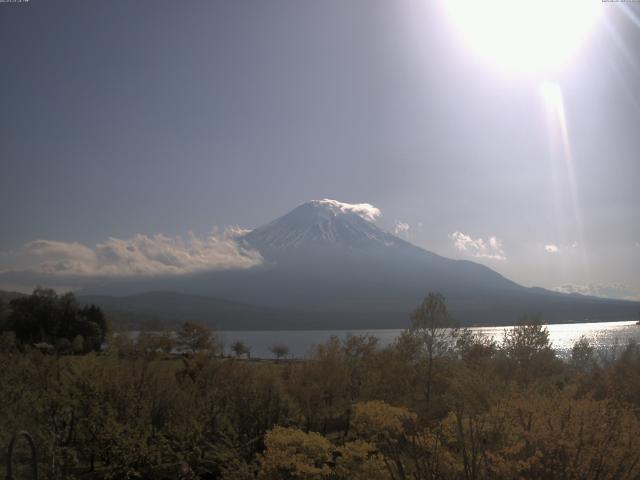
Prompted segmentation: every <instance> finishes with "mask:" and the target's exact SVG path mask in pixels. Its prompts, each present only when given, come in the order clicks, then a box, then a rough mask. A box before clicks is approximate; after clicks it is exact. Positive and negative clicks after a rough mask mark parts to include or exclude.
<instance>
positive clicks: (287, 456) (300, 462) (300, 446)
mask: <svg viewBox="0 0 640 480" xmlns="http://www.w3.org/2000/svg"><path fill="white" fill-rule="evenodd" d="M264 445H265V447H266V448H265V452H264V454H263V455H261V456H260V457H259V460H260V467H261V470H260V476H259V477H258V478H260V479H269V480H279V479H281V480H293V479H299V480H307V479H308V480H312V479H321V478H326V477H329V475H330V474H331V468H330V466H329V465H328V462H329V461H330V459H331V456H332V452H333V446H332V445H331V442H330V441H329V440H327V439H326V438H324V437H323V436H322V435H320V434H319V433H314V432H311V433H305V432H303V431H302V430H298V429H297V428H283V427H275V428H274V429H273V430H271V431H269V432H267V434H266V435H265V438H264Z"/></svg>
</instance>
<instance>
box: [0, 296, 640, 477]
mask: <svg viewBox="0 0 640 480" xmlns="http://www.w3.org/2000/svg"><path fill="white" fill-rule="evenodd" d="M54 303H55V302H54ZM14 306H15V305H14ZM9 310H11V307H10V308H9ZM94 314H95V312H94ZM11 315H14V314H13V312H10V313H9V318H11ZM95 315H97V314H95ZM5 317H6V314H5ZM85 317H86V312H85V314H80V313H79V314H78V317H77V318H80V319H82V318H85ZM47 318H48V317H47ZM409 320H410V322H409V321H408V322H407V323H408V325H410V326H409V327H408V328H407V330H406V331H405V332H404V333H403V334H402V335H401V336H400V337H399V338H398V339H397V340H396V341H395V342H394V343H393V344H392V345H390V346H384V347H383V346H381V345H379V344H378V341H377V339H376V338H374V337H371V336H352V337H349V338H347V339H346V340H339V339H338V338H332V339H331V340H330V341H328V342H326V343H324V344H319V345H317V346H316V347H315V348H314V349H313V351H312V352H311V354H310V355H309V357H308V358H306V359H294V358H288V356H287V354H286V346H279V347H280V348H281V350H279V351H280V354H278V355H276V357H277V358H275V359H273V360H264V359H262V360H258V359H249V358H247V357H248V352H247V351H246V349H243V348H242V345H238V344H236V345H234V348H233V351H234V352H235V355H224V353H223V351H222V350H221V348H220V345H219V344H218V342H217V341H216V337H215V334H214V333H212V332H210V331H208V330H207V329H205V328H203V327H200V326H198V325H194V324H185V325H183V327H182V328H181V329H180V331H179V332H178V335H177V336H173V335H169V334H167V333H162V332H160V333H151V332H147V333H145V334H142V335H140V336H139V337H138V338H137V339H135V340H133V339H131V338H130V337H128V336H126V335H117V334H113V333H112V332H109V333H107V337H106V342H105V344H104V346H103V348H101V349H97V350H96V349H90V348H85V347H84V345H83V347H82V348H76V349H74V348H71V349H64V348H63V349H53V350H46V349H45V350H43V349H40V348H35V347H30V346H29V344H28V342H26V341H25V342H20V341H17V340H16V337H15V335H14V336H13V337H12V336H11V335H10V332H9V331H5V332H4V333H3V334H2V342H1V344H0V348H1V350H2V352H1V353H0V395H1V396H2V408H1V409H0V426H1V428H0V445H2V447H3V452H5V453H4V455H5V457H6V450H4V446H5V445H7V444H8V443H9V441H10V439H11V437H12V435H13V434H14V433H15V432H17V431H21V430H26V431H28V432H29V433H30V434H31V435H32V437H33V439H34V442H35V445H36V447H37V454H38V470H39V477H40V478H44V479H92V480H93V479H95V480H98V479H105V480H106V479H143V478H144V479H167V480H168V479H225V480H248V479H276V480H277V479H282V480H284V479H309V480H310V479H318V480H320V479H327V480H329V479H335V480H339V479H343V480H347V479H354V480H358V479H361V480H400V479H407V480H408V479H412V480H422V479H465V480H470V479H496V478H500V479H501V478H504V479H555V478H562V479H626V478H628V479H634V478H639V477H640V347H639V346H638V345H636V344H634V343H629V344H628V345H625V346H621V347H620V348H619V349H618V350H617V351H607V352H601V351H597V350H596V349H595V348H594V347H593V346H592V345H590V344H589V342H588V341H587V340H586V339H584V338H583V339H580V340H579V341H578V342H577V343H576V344H575V345H574V347H573V349H572V350H571V353H570V356H569V358H559V357H558V356H557V354H556V353H555V352H554V350H553V348H552V345H551V344H550V342H549V335H548V332H547V331H546V329H545V327H544V326H543V325H542V323H541V321H540V320H539V319H535V318H523V319H522V320H521V322H520V324H519V325H518V326H517V327H516V328H515V329H513V330H509V331H505V333H504V336H503V338H502V339H500V340H499V341H495V340H491V339H488V338H486V337H481V336H478V335H476V334H474V333H472V332H471V331H469V330H466V329H459V328H456V327H455V325H454V324H453V322H452V319H451V318H450V317H449V315H448V313H447V309H446V304H445V301H444V299H443V298H442V297H441V296H440V295H438V294H430V295H428V296H427V297H426V298H425V300H424V302H423V303H422V304H421V305H420V306H419V307H418V308H417V309H416V310H415V311H414V312H413V314H412V315H411V317H410V319H409ZM7 321H8V320H7V319H6V318H5V319H4V322H5V323H4V325H7V323H6V322H7ZM80 326H81V327H83V328H84V326H83V324H82V322H81V325H80ZM34 335H35V334H34ZM71 342H72V343H73V339H72V340H71ZM77 343H79V342H77ZM65 346H66V344H65ZM274 353H275V352H274ZM4 460H5V461H6V460H7V459H6V458H5V459H4ZM14 464H15V466H16V468H17V469H18V470H19V471H20V472H21V473H20V474H21V475H23V476H22V477H19V476H18V475H17V474H16V476H15V478H30V477H29V476H28V473H29V465H28V449H27V447H26V444H25V443H24V442H22V443H20V444H18V446H17V450H16V452H15V458H14Z"/></svg>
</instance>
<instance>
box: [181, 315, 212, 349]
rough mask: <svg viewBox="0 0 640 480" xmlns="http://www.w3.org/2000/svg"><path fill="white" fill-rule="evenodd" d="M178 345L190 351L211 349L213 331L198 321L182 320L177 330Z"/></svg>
mask: <svg viewBox="0 0 640 480" xmlns="http://www.w3.org/2000/svg"><path fill="white" fill-rule="evenodd" d="M178 346H180V347H181V348H182V349H183V350H186V351H187V352H190V353H196V352H199V351H203V350H213V349H214V346H215V342H214V335H213V332H212V331H211V330H210V329H209V328H208V327H206V326H204V325H201V324H199V323H195V322H184V323H183V324H182V326H181V327H180V330H178Z"/></svg>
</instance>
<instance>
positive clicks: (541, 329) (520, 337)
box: [501, 316, 557, 384]
mask: <svg viewBox="0 0 640 480" xmlns="http://www.w3.org/2000/svg"><path fill="white" fill-rule="evenodd" d="M501 351H502V353H503V355H504V356H506V357H507V359H508V360H509V361H508V362H507V368H508V370H509V372H510V373H511V374H512V375H513V376H514V377H515V379H516V380H517V381H519V382H522V383H524V384H527V383H529V382H530V381H531V380H534V379H536V378H544V379H548V378H549V377H550V375H551V374H552V373H554V371H555V370H556V367H557V365H556V360H557V359H556V356H555V353H554V351H553V349H552V348H551V342H550V341H549V331H548V330H547V328H546V327H545V326H544V325H543V324H542V321H541V320H540V318H538V317H533V318H531V317H527V316H525V317H523V318H522V319H521V320H520V322H519V323H518V325H517V326H515V327H514V328H512V329H511V330H505V332H504V337H503V340H502V345H501Z"/></svg>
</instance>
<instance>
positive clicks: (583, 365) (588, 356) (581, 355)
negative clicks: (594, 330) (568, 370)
mask: <svg viewBox="0 0 640 480" xmlns="http://www.w3.org/2000/svg"><path fill="white" fill-rule="evenodd" d="M593 353H594V348H593V346H591V343H589V339H588V338H587V337H585V336H584V335H582V336H581V337H580V338H579V339H578V340H576V342H575V343H574V344H573V347H571V363H572V364H573V365H574V366H575V367H576V368H578V369H579V370H585V369H587V368H589V367H590V366H592V365H593V363H594V362H593Z"/></svg>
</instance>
